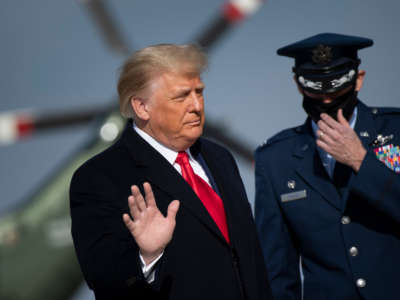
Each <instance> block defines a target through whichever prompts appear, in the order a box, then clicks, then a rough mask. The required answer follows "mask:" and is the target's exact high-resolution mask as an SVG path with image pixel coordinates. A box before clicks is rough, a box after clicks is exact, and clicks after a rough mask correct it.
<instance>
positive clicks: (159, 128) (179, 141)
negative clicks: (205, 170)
mask: <svg viewBox="0 0 400 300" xmlns="http://www.w3.org/2000/svg"><path fill="white" fill-rule="evenodd" d="M151 89H152V93H151V95H150V97H149V99H148V105H147V107H148V108H147V110H148V114H149V119H148V122H147V125H146V127H145V129H146V131H147V132H148V133H149V134H150V135H151V136H153V137H154V138H155V139H156V140H157V141H159V142H160V143H162V144H163V145H165V146H167V147H168V148H171V149H173V150H175V151H183V150H186V149H187V148H189V147H190V146H191V145H192V144H193V143H194V142H195V141H196V140H197V139H198V138H199V137H200V136H201V134H202V133H203V126H204V99H203V90H204V84H203V82H202V81H201V79H200V77H199V76H191V77H188V76H184V75H179V74H175V73H165V74H163V75H161V76H160V77H158V78H156V79H155V80H154V82H153V83H152V87H151Z"/></svg>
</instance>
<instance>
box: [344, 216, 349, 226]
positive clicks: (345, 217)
mask: <svg viewBox="0 0 400 300" xmlns="http://www.w3.org/2000/svg"><path fill="white" fill-rule="evenodd" d="M342 224H343V225H346V224H350V217H348V216H343V217H342Z"/></svg>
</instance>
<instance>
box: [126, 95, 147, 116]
mask: <svg viewBox="0 0 400 300" xmlns="http://www.w3.org/2000/svg"><path fill="white" fill-rule="evenodd" d="M130 102H131V106H132V109H133V111H134V112H135V115H136V116H137V117H138V118H139V119H140V120H142V121H148V120H149V119H150V115H149V111H148V105H147V103H146V100H145V99H143V98H141V97H138V96H132V98H131V100H130Z"/></svg>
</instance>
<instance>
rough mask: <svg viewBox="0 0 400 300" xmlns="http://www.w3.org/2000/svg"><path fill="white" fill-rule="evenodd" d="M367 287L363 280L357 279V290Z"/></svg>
mask: <svg viewBox="0 0 400 300" xmlns="http://www.w3.org/2000/svg"><path fill="white" fill-rule="evenodd" d="M366 285H367V282H366V281H365V279H362V278H358V279H357V286H358V287H359V288H363V287H365V286H366Z"/></svg>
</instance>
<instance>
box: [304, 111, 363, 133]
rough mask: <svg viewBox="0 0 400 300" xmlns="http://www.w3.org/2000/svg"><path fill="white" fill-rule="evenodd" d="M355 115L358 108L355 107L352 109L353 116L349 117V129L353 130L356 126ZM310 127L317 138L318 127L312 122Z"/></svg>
mask: <svg viewBox="0 0 400 300" xmlns="http://www.w3.org/2000/svg"><path fill="white" fill-rule="evenodd" d="M357 114H358V108H357V106H356V107H355V108H354V111H353V115H352V116H351V118H350V122H349V125H350V127H351V128H352V129H354V127H355V126H356V121H357ZM311 125H312V129H313V132H314V135H315V136H317V130H318V125H317V123H315V122H314V121H312V122H311Z"/></svg>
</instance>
